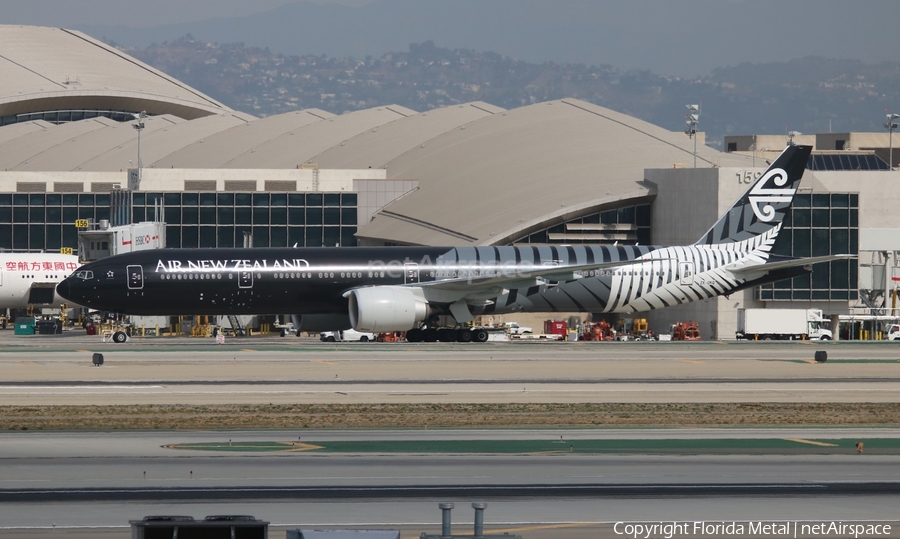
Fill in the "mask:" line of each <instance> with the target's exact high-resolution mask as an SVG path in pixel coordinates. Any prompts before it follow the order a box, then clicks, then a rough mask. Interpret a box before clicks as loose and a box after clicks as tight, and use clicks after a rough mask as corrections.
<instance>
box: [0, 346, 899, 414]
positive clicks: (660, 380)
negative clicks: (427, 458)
mask: <svg viewBox="0 0 900 539" xmlns="http://www.w3.org/2000/svg"><path fill="white" fill-rule="evenodd" d="M22 342H23V341H13V342H12V343H10V346H8V347H3V348H0V375H2V380H3V381H2V382H0V405H13V404H17V405H29V404H43V405H46V404H59V405H64V404H71V405H88V404H94V403H96V402H98V400H102V402H103V403H105V404H267V403H275V404H286V403H300V404H317V403H332V404H333V403H339V404H354V403H469V402H486V403H604V402H605V403H609V402H626V403H659V402H673V403H678V402H787V401H789V402H810V403H816V402H846V403H858V402H882V403H884V402H894V401H895V400H896V399H895V398H894V395H896V394H898V393H900V373H898V365H900V347H898V346H897V345H895V344H893V343H878V344H866V345H860V344H850V343H809V342H802V343H800V342H798V343H747V342H744V343H727V344H726V343H714V342H711V343H643V342H638V343H565V342H562V343H546V342H545V343H528V342H505V343H502V342H501V343H493V342H492V343H484V344H471V343H470V344H418V345H410V344H408V343H392V344H384V343H338V344H325V343H318V342H314V341H304V340H300V339H296V338H284V339H279V338H269V339H262V338H261V339H258V340H257V339H252V338H251V339H232V340H230V341H228V343H227V344H226V345H223V346H217V345H215V344H214V343H212V342H211V341H210V340H209V339H205V340H193V339H166V338H155V339H134V340H132V341H130V342H128V343H126V344H124V345H117V344H111V343H103V344H101V343H98V342H97V341H96V339H95V338H93V339H91V338H88V337H85V336H72V337H69V336H66V338H62V339H59V340H57V341H52V340H47V339H46V338H45V339H42V340H32V341H30V342H29V343H27V344H31V343H32V342H33V343H35V344H36V346H27V345H23V344H20V343H22ZM0 344H6V343H3V342H0ZM820 349H821V350H825V351H826V352H827V353H828V354H829V359H828V361H827V362H826V363H824V364H817V363H816V362H815V361H814V360H813V356H814V353H815V351H816V350H820ZM94 353H102V354H103V356H104V364H103V366H101V367H95V366H93V364H92V363H91V358H92V356H93V354H94Z"/></svg>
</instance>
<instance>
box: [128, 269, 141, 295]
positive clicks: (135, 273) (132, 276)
mask: <svg viewBox="0 0 900 539" xmlns="http://www.w3.org/2000/svg"><path fill="white" fill-rule="evenodd" d="M125 273H126V274H127V275H128V289H129V290H141V289H142V288H144V268H143V267H142V266H125Z"/></svg>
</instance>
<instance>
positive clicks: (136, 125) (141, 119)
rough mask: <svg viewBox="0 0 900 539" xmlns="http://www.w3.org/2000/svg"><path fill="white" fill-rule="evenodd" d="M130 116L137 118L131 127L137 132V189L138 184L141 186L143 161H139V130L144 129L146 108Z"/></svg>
mask: <svg viewBox="0 0 900 539" xmlns="http://www.w3.org/2000/svg"><path fill="white" fill-rule="evenodd" d="M132 116H134V119H135V120H137V122H135V123H134V124H133V125H132V126H131V127H133V128H135V129H136V130H137V132H138V156H137V157H138V161H137V169H138V177H137V184H138V189H140V186H141V168H142V166H143V163H142V162H141V131H143V130H144V118H146V117H147V111H146V110H142V111H141V113H140V114H133V115H132Z"/></svg>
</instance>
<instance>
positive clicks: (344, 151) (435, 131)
mask: <svg viewBox="0 0 900 539" xmlns="http://www.w3.org/2000/svg"><path fill="white" fill-rule="evenodd" d="M504 110H505V109H502V108H500V107H495V106H494V105H491V104H488V103H484V102H480V101H478V102H474V103H466V104H464V105H457V106H453V107H445V108H442V109H435V110H430V111H427V112H420V113H415V114H413V115H411V116H408V117H404V118H403V119H402V120H397V121H393V122H390V123H388V124H385V125H382V126H381V127H379V128H377V129H371V130H369V131H365V132H362V133H360V134H359V135H357V136H355V137H353V138H351V139H349V140H347V141H344V142H341V143H340V144H339V145H338V146H332V147H331V148H329V149H327V150H325V151H324V152H322V153H320V154H319V155H316V156H314V157H313V158H312V161H313V162H315V163H318V165H319V167H321V168H350V169H360V168H369V167H371V168H382V167H385V166H387V164H388V163H389V162H390V161H391V160H393V159H395V158H396V157H399V155H400V154H402V153H404V152H407V151H410V150H412V149H413V148H418V147H420V146H422V145H425V144H427V143H428V141H430V140H431V139H433V138H435V137H437V136H440V135H442V134H443V133H445V132H447V131H450V130H453V129H456V128H458V127H461V126H463V125H465V124H468V123H470V122H474V121H476V120H480V119H482V118H485V117H487V116H490V115H491V114H499V113H502V112H504Z"/></svg>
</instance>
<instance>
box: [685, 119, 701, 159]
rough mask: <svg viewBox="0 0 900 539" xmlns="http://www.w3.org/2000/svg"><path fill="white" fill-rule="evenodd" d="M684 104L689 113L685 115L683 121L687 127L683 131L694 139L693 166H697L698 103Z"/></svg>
mask: <svg viewBox="0 0 900 539" xmlns="http://www.w3.org/2000/svg"><path fill="white" fill-rule="evenodd" d="M685 106H686V107H687V109H688V111H689V113H688V114H687V115H686V116H685V117H686V118H687V121H685V122H684V123H686V124H687V126H688V127H687V129H685V131H684V132H685V133H686V134H687V136H689V137H691V138H692V139H694V168H697V125H698V124H699V123H700V104H699V103H698V104H696V105H685Z"/></svg>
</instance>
